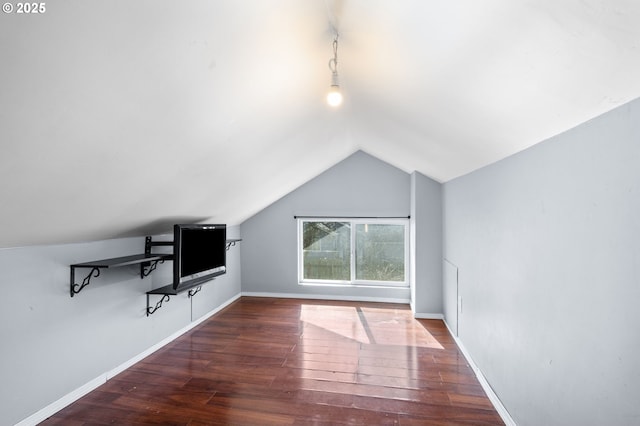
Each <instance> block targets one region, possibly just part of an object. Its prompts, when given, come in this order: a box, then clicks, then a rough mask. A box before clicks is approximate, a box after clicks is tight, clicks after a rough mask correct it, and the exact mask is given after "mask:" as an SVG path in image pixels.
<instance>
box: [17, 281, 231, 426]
mask: <svg viewBox="0 0 640 426" xmlns="http://www.w3.org/2000/svg"><path fill="white" fill-rule="evenodd" d="M240 296H241V294H240V293H238V294H236V295H235V296H233V297H232V298H231V299H229V300H227V301H225V302H223V303H222V304H221V305H220V306H218V307H217V308H215V309H213V310H212V311H209V312H207V313H206V314H205V315H203V316H202V317H200V318H198V319H197V320H195V321H193V322H191V323H189V324H188V325H187V326H186V327H184V328H182V329H180V330H178V331H176V332H175V333H173V334H172V335H170V336H169V337H167V338H165V339H163V340H162V341H160V342H158V343H156V344H155V345H153V346H151V347H150V348H149V349H147V350H145V351H144V352H142V353H140V354H138V355H136V356H134V357H133V358H131V359H129V360H127V361H125V362H123V363H122V364H120V365H119V366H117V367H116V368H114V369H112V370H109V371H107V372H105V373H103V374H101V375H100V376H98V377H96V378H95V379H93V380H90V381H89V382H87V383H85V384H84V385H82V386H80V387H79V388H77V389H75V390H73V391H71V392H69V393H68V394H66V395H65V396H63V397H62V398H60V399H58V400H57V401H55V402H52V403H51V404H49V405H47V406H46V407H44V408H42V409H41V410H39V411H37V412H36V413H34V414H32V415H30V416H29V417H27V418H26V419H24V420H22V421H21V422H19V423H17V424H16V426H34V425H37V424H38V423H40V422H42V421H43V420H46V419H48V418H49V417H51V416H53V415H54V414H55V413H57V412H58V411H60V410H62V409H63V408H64V407H66V406H67V405H70V404H72V403H73V402H75V401H77V400H78V399H80V398H82V397H83V396H85V395H86V394H88V393H89V392H91V391H92V390H95V389H96V388H98V387H99V386H102V385H103V384H105V383H106V382H107V380H110V379H112V378H113V377H114V376H116V375H117V374H120V373H122V372H123V371H124V370H126V369H127V368H129V367H131V366H132V365H134V364H136V363H137V362H140V361H142V360H143V359H144V358H146V357H148V356H149V355H151V354H152V353H154V352H155V351H157V350H158V349H160V348H162V347H163V346H165V345H167V344H169V343H171V342H172V341H174V340H175V339H177V338H178V337H180V336H182V335H183V334H184V333H186V332H187V331H189V330H191V329H192V328H194V327H195V326H197V325H199V324H201V323H202V322H204V321H205V320H207V319H208V318H210V317H211V316H213V315H215V314H217V313H218V312H220V311H221V310H222V309H224V308H226V307H227V306H229V305H230V304H231V303H233V302H235V301H236V300H238V299H239V298H240Z"/></svg>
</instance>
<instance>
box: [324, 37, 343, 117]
mask: <svg viewBox="0 0 640 426" xmlns="http://www.w3.org/2000/svg"><path fill="white" fill-rule="evenodd" d="M329 69H330V70H331V88H330V89H329V93H328V94H327V103H328V104H329V105H331V106H332V107H334V108H335V107H338V106H340V104H342V93H341V92H340V83H339V81H338V34H336V37H335V38H334V39H333V58H331V59H330V60H329Z"/></svg>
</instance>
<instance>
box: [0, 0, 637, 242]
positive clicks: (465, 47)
mask: <svg viewBox="0 0 640 426" xmlns="http://www.w3.org/2000/svg"><path fill="white" fill-rule="evenodd" d="M46 7H47V10H46V12H45V13H44V14H41V15H19V14H16V13H12V14H6V13H2V14H1V15H0V54H1V56H0V58H1V59H0V61H1V62H0V147H1V155H0V200H1V203H2V207H1V208H0V246H3V247H12V246H20V245H30V244H45V243H63V242H74V241H87V240H98V239H106V238H116V237H122V236H129V235H146V234H152V233H158V232H164V231H167V230H168V229H169V228H168V226H167V225H169V224H172V223H175V222H183V221H189V222H191V221H212V222H224V223H228V224H238V223H241V222H242V221H243V220H245V219H246V218H248V217H250V216H251V215H253V214H255V213H256V212H258V211H259V210H261V209H262V208H264V207H265V206H267V205H269V204H270V203H272V202H273V201H275V200H277V199H278V198H280V197H282V196H283V195H285V194H286V193H288V192H289V191H291V190H293V189H294V188H296V187H298V186H299V185H301V184H302V183H304V182H306V181H308V180H309V179H311V178H313V177H314V176H316V175H318V174H319V173H320V172H322V171H323V170H326V169H327V168H329V167H331V166H332V165H334V164H335V163H337V162H339V161H340V160H342V159H344V158H345V157H347V156H348V155H350V154H351V153H353V152H355V151H356V150H358V149H362V150H364V151H367V152H368V153H370V154H372V155H374V156H377V157H378V158H380V159H382V160H385V161H387V162H389V163H391V164H393V165H395V166H397V167H399V168H400V169H402V170H405V171H406V172H412V171H414V170H417V171H419V172H421V173H423V174H425V175H427V176H430V177H432V178H434V179H436V180H438V181H441V182H446V181H448V180H450V179H452V178H455V177H457V176H460V175H463V174H466V173H468V172H470V171H472V170H475V169H477V168H479V167H482V166H484V165H487V164H490V163H492V162H495V161H497V160H499V159H502V158H504V157H506V156H509V155H511V154H513V153H515V152H518V151H521V150H523V149H525V148H527V147H529V146H531V145H533V144H535V143H538V142H540V141H542V140H544V139H547V138H549V137H551V136H553V135H555V134H558V133H560V132H563V131H565V130H567V129H569V128H572V127H574V126H576V125H578V124H580V123H582V122H585V121H587V120H589V119H591V118H593V117H595V116H597V115H600V114H602V113H604V112H606V111H608V110H610V109H612V108H614V107H616V106H618V105H621V104H623V103H626V102H628V101H630V100H632V99H635V98H637V97H640V78H638V76H639V75H640V51H639V50H640V2H638V1H637V0H610V1H594V0H584V1H578V0H562V1H559V0H537V1H514V0H502V1H498V0H485V1H476V0H458V1H450V0H405V1H402V0H385V1H382V0H343V1H332V0H327V1H324V0H308V1H300V0H269V1H267V0H225V1H211V0H202V1H188V2H187V1H184V2H179V1H168V0H145V1H141V0H138V1H129V0H115V1H114V0H110V1H107V0H67V1H64V2H47V3H46ZM332 27H336V28H337V29H338V31H339V33H340V39H339V40H340V44H339V51H338V54H339V66H338V71H339V73H340V80H341V86H342V90H343V93H344V95H345V103H344V105H343V106H342V107H341V108H339V109H337V110H331V109H330V108H329V107H327V106H326V105H325V104H324V100H323V99H324V95H325V93H326V90H327V89H328V86H329V84H330V71H329V68H328V66H327V63H328V61H329V59H330V58H331V55H332V50H331V41H332V39H333V32H332Z"/></svg>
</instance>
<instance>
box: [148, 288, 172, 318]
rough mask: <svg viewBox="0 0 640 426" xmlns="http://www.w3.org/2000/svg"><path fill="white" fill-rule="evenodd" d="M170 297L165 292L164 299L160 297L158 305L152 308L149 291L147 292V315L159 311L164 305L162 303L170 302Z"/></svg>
mask: <svg viewBox="0 0 640 426" xmlns="http://www.w3.org/2000/svg"><path fill="white" fill-rule="evenodd" d="M170 299H171V298H170V297H169V295H168V294H163V295H162V299H160V300H159V301H158V303H156V306H154V307H153V308H152V307H150V306H149V293H147V316H149V315H152V314H153V313H154V312H155V311H157V310H158V309H160V308H161V307H162V304H163V303H164V302H168V301H169V300H170Z"/></svg>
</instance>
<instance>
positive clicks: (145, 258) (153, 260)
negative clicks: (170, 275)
mask: <svg viewBox="0 0 640 426" xmlns="http://www.w3.org/2000/svg"><path fill="white" fill-rule="evenodd" d="M172 259H173V254H149V253H142V254H134V255H132V256H122V257H114V258H110V259H102V260H92V261H90V262H84V263H76V264H74V265H71V266H70V268H71V277H70V280H69V281H70V282H69V293H70V295H71V297H73V295H74V294H78V293H80V291H82V289H83V288H85V287H86V286H88V285H89V283H90V282H91V278H95V277H99V276H100V269H108V268H120V267H122V266H129V265H140V278H144V277H146V276H148V275H149V274H150V273H151V272H152V271H153V270H154V269H156V266H157V265H158V263H162V262H164V261H165V260H172ZM76 268H87V269H88V268H91V271H90V272H89V274H88V275H87V276H86V277H85V278H84V279H83V280H82V284H76V283H75V270H76Z"/></svg>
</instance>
